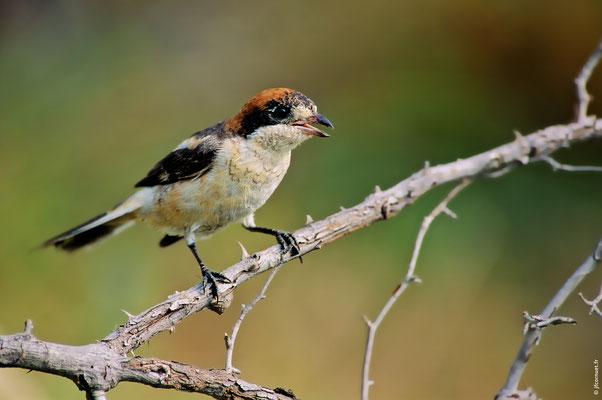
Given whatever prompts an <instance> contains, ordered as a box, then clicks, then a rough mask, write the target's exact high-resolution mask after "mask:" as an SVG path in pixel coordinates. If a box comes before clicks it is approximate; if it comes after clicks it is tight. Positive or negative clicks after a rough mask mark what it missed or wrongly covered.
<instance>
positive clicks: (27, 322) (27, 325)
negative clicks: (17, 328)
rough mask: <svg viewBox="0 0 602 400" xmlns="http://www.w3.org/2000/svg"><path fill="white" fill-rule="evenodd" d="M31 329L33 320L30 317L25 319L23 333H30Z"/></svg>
mask: <svg viewBox="0 0 602 400" xmlns="http://www.w3.org/2000/svg"><path fill="white" fill-rule="evenodd" d="M32 330H33V321H32V320H30V319H27V320H25V329H24V330H23V333H24V334H26V335H31V331H32Z"/></svg>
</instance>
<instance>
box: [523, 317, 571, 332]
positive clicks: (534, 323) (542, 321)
mask: <svg viewBox="0 0 602 400" xmlns="http://www.w3.org/2000/svg"><path fill="white" fill-rule="evenodd" d="M523 319H524V320H525V327H524V328H523V335H525V334H527V332H529V330H531V329H543V328H546V327H548V326H549V325H560V324H571V325H574V324H576V323H577V321H575V320H574V319H573V318H570V317H561V316H556V317H550V318H544V317H542V316H541V315H531V314H529V313H528V312H527V311H523Z"/></svg>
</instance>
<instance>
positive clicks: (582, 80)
mask: <svg viewBox="0 0 602 400" xmlns="http://www.w3.org/2000/svg"><path fill="white" fill-rule="evenodd" d="M600 57H602V41H600V43H599V44H598V47H597V48H596V49H595V50H594V52H593V53H592V55H591V56H590V57H589V59H588V60H587V62H586V63H585V65H583V68H582V69H581V72H579V75H577V77H576V78H575V90H576V91H577V107H576V118H577V121H580V122H583V121H585V120H587V108H588V106H589V102H590V101H591V99H592V97H591V95H590V94H589V93H587V88H586V87H585V85H586V84H587V81H588V80H589V78H590V76H591V75H592V71H593V70H594V68H596V65H597V64H598V62H599V61H600Z"/></svg>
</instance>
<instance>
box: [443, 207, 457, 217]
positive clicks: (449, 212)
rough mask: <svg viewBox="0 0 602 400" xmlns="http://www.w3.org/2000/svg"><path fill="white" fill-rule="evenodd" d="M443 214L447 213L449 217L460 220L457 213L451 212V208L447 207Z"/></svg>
mask: <svg viewBox="0 0 602 400" xmlns="http://www.w3.org/2000/svg"><path fill="white" fill-rule="evenodd" d="M443 212H444V213H446V214H447V215H449V216H450V217H452V218H453V219H458V216H457V215H456V213H455V212H453V211H452V210H450V209H449V208H447V207H445V208H444V209H443Z"/></svg>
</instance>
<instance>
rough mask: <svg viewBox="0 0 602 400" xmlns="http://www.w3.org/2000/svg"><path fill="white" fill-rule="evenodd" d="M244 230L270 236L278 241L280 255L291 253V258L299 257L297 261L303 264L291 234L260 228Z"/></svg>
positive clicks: (299, 250) (296, 242) (299, 249)
mask: <svg viewBox="0 0 602 400" xmlns="http://www.w3.org/2000/svg"><path fill="white" fill-rule="evenodd" d="M246 229H248V230H250V231H251V232H261V233H266V234H268V235H272V236H274V237H275V238H276V241H278V244H279V245H280V247H282V249H281V250H280V255H281V256H283V255H285V254H288V253H289V252H291V256H292V257H293V258H294V257H296V256H299V261H301V262H303V258H302V257H301V248H300V247H299V242H298V241H297V239H296V238H295V237H294V236H293V234H292V233H290V232H286V231H281V230H279V229H271V228H261V227H257V226H254V227H246Z"/></svg>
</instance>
